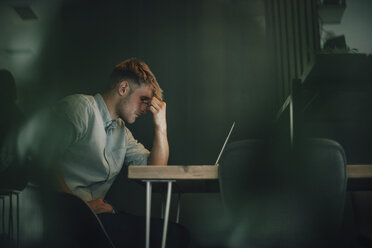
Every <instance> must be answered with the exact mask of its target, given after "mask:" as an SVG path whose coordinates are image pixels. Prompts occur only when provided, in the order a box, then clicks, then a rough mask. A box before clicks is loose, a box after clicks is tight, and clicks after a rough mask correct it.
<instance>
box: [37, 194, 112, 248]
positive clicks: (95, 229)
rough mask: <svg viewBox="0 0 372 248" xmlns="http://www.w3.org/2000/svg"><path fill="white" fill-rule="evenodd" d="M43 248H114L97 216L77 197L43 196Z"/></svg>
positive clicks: (62, 195) (68, 195)
mask: <svg viewBox="0 0 372 248" xmlns="http://www.w3.org/2000/svg"><path fill="white" fill-rule="evenodd" d="M43 201H44V209H45V210H44V213H45V225H44V226H45V239H44V243H45V246H46V247H89V248H92V247H103V248H104V247H111V248H112V247H114V245H113V243H112V241H111V239H110V238H109V237H108V235H107V233H106V231H105V228H104V227H103V225H102V223H101V221H100V220H99V218H98V217H97V215H96V214H95V213H94V212H93V211H92V210H91V209H90V207H89V206H88V205H87V204H86V203H85V202H84V201H83V200H81V199H80V198H79V197H77V196H75V195H72V194H68V193H63V192H58V193H51V192H49V193H44V200H43Z"/></svg>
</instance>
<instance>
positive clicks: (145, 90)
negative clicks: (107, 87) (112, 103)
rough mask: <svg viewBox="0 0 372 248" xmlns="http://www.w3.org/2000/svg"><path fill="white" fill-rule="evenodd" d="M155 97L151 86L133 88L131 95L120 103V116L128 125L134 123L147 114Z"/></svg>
mask: <svg viewBox="0 0 372 248" xmlns="http://www.w3.org/2000/svg"><path fill="white" fill-rule="evenodd" d="M152 96H153V92H152V88H151V87H150V86H146V85H143V86H140V87H137V88H132V92H131V93H129V92H128V94H127V95H126V96H125V97H124V98H123V99H122V101H120V103H119V106H118V115H119V117H120V118H121V119H123V120H124V121H125V122H127V123H133V122H135V121H136V119H137V117H139V116H141V115H144V114H146V113H147V110H148V108H149V105H150V103H151V99H152Z"/></svg>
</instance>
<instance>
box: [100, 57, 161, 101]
mask: <svg viewBox="0 0 372 248" xmlns="http://www.w3.org/2000/svg"><path fill="white" fill-rule="evenodd" d="M122 81H128V82H129V83H132V84H136V85H138V86H142V85H149V86H150V87H152V90H153V94H154V96H155V97H156V98H158V99H159V100H163V90H162V89H161V88H160V86H159V84H158V82H157V81H156V77H155V76H154V74H153V73H152V72H151V70H150V68H149V66H148V65H147V64H146V63H145V62H143V61H141V60H139V59H136V58H130V59H127V60H124V61H123V62H121V63H120V64H118V65H116V66H115V68H114V69H113V71H112V72H111V75H110V78H109V82H108V85H107V88H106V90H111V89H113V88H115V86H116V85H117V84H119V83H121V82H122Z"/></svg>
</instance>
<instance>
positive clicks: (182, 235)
mask: <svg viewBox="0 0 372 248" xmlns="http://www.w3.org/2000/svg"><path fill="white" fill-rule="evenodd" d="M98 217H99V219H100V220H101V222H102V224H103V226H104V227H105V229H106V232H107V234H108V236H109V237H110V238H111V240H112V242H113V243H114V245H115V247H116V248H121V247H128V248H137V247H138V248H144V247H145V243H146V239H145V237H146V218H145V217H144V216H136V215H132V214H128V213H125V212H119V213H116V214H111V213H102V214H98ZM150 223H151V224H150V247H151V248H157V247H161V242H162V235H163V224H164V222H163V220H162V219H158V218H151V221H150ZM189 242H190V238H189V233H188V231H187V230H186V229H185V228H184V227H183V226H181V225H179V224H176V223H172V222H169V223H168V230H167V241H166V247H167V248H178V247H180V248H184V247H185V248H186V247H188V245H189Z"/></svg>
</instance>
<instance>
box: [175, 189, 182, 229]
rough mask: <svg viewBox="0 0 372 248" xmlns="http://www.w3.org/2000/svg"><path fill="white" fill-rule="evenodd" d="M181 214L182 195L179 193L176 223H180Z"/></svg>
mask: <svg viewBox="0 0 372 248" xmlns="http://www.w3.org/2000/svg"><path fill="white" fill-rule="evenodd" d="M180 212H181V193H178V200H177V216H176V223H177V224H178V223H180Z"/></svg>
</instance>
